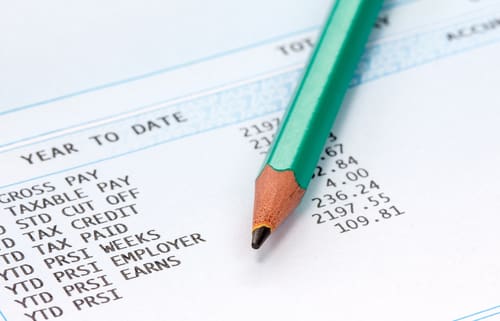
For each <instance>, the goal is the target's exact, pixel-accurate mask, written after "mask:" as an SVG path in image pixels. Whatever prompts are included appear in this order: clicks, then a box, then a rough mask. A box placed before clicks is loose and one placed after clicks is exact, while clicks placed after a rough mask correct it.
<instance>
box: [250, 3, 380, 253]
mask: <svg viewBox="0 0 500 321" xmlns="http://www.w3.org/2000/svg"><path fill="white" fill-rule="evenodd" d="M382 3H383V0H337V1H336V2H335V4H334V5H333V7H332V9H331V12H330V15H329V16H328V19H327V21H326V23H325V26H324V29H323V32H322V34H321V36H320V37H319V40H318V42H317V45H316V48H315V50H314V52H313V54H312V56H311V59H310V62H309V64H308V66H307V68H306V70H305V73H304V76H303V78H302V81H301V83H300V84H299V86H298V87H297V90H296V93H295V96H294V98H293V99H292V100H291V103H290V105H289V107H288V109H287V111H286V113H285V115H284V117H283V121H282V124H281V127H280V129H279V131H278V133H277V135H276V138H275V140H274V142H273V146H272V147H271V149H270V151H269V153H268V155H267V157H266V160H265V162H264V166H263V167H262V170H261V172H260V174H259V175H258V177H257V180H256V182H255V200H254V212H253V225H252V247H253V248H254V249H258V248H260V247H261V245H262V243H264V241H265V240H266V239H267V238H268V237H269V235H270V234H271V233H272V232H273V231H274V230H275V229H276V228H277V227H278V226H279V225H280V224H281V223H282V222H283V221H284V220H285V219H286V218H287V217H288V216H289V215H290V213H292V212H293V210H294V209H295V208H296V207H297V206H298V205H299V203H300V201H301V199H302V197H303V196H304V193H305V191H306V188H307V186H308V184H309V181H310V180H311V176H312V173H313V170H314V168H315V167H316V164H317V163H318V160H319V157H320V154H321V151H322V149H323V146H324V143H325V141H326V138H327V136H328V134H329V132H330V130H331V127H332V125H333V122H334V120H335V117H336V116H337V113H338V111H339V109H340V107H341V105H342V101H343V98H344V95H345V93H346V91H347V88H348V86H349V82H350V80H351V77H352V75H353V73H354V70H355V68H356V66H357V63H358V62H359V59H360V57H361V54H362V53H363V50H364V47H365V45H366V42H367V40H368V37H369V35H370V31H371V29H372V27H373V25H374V23H375V19H376V17H377V14H378V12H379V10H380V8H381V6H382Z"/></svg>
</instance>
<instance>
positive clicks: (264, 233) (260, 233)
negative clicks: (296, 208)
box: [252, 226, 271, 250]
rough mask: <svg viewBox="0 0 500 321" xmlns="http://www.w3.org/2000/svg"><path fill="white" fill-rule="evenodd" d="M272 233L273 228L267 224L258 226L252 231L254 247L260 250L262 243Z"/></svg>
mask: <svg viewBox="0 0 500 321" xmlns="http://www.w3.org/2000/svg"><path fill="white" fill-rule="evenodd" d="M269 235H271V229H270V228H269V227H266V226H262V227H259V228H256V229H255V230H253V232H252V248H253V249H255V250H258V249H259V248H260V247H261V245H262V244H263V243H264V242H265V240H267V238H268V237H269Z"/></svg>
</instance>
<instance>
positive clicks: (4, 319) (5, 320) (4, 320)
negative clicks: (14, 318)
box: [0, 311, 7, 321]
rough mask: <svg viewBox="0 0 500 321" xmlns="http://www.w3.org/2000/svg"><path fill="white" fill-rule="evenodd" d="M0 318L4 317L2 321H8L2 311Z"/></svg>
mask: <svg viewBox="0 0 500 321" xmlns="http://www.w3.org/2000/svg"><path fill="white" fill-rule="evenodd" d="M0 317H2V321H7V318H6V317H5V315H4V314H3V312H2V311H0Z"/></svg>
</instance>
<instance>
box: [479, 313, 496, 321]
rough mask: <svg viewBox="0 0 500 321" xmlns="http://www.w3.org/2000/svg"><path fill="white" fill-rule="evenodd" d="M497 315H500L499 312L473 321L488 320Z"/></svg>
mask: <svg viewBox="0 0 500 321" xmlns="http://www.w3.org/2000/svg"><path fill="white" fill-rule="evenodd" d="M499 314H500V312H497V313H493V314H490V315H487V316H484V317H482V318H479V319H475V320H474V321H479V320H485V319H489V318H491V317H493V316H495V315H499Z"/></svg>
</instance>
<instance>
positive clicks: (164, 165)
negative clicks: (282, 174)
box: [0, 0, 500, 321]
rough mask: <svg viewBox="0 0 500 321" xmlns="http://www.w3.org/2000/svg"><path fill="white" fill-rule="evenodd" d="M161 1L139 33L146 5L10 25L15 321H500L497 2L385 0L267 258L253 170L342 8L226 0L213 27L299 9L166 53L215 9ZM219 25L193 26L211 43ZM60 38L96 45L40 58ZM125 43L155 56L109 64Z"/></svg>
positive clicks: (2, 199)
mask: <svg viewBox="0 0 500 321" xmlns="http://www.w3.org/2000/svg"><path fill="white" fill-rule="evenodd" d="M148 4H149V5H151V6H144V7H142V8H141V10H142V11H140V14H138V17H139V18H140V19H137V20H138V21H137V24H136V25H134V26H141V27H140V28H139V27H137V28H138V29H135V27H134V26H132V25H130V20H134V19H132V17H133V13H134V11H135V10H138V9H137V8H135V7H134V6H133V4H128V5H123V7H120V8H119V9H116V10H115V11H114V12H115V13H116V15H115V16H113V17H112V18H110V16H109V15H108V14H109V13H110V12H113V8H112V7H110V8H107V9H106V8H104V9H102V12H101V13H99V12H97V13H95V16H92V15H91V14H90V13H92V12H94V11H93V10H92V8H93V7H92V3H88V4H87V5H86V6H85V10H84V11H79V10H83V8H79V7H74V8H73V7H71V5H69V4H66V3H56V2H53V3H48V4H47V7H45V9H43V10H42V9H40V10H42V11H43V14H42V13H40V14H38V15H37V13H36V11H32V10H34V7H29V8H28V9H29V10H28V9H27V8H24V9H25V10H28V11H29V12H31V13H30V15H32V16H30V15H28V14H27V15H26V16H25V18H26V19H24V20H23V22H22V23H21V22H20V19H21V18H20V16H17V18H14V17H13V16H12V15H9V13H6V12H10V13H14V12H21V11H22V9H23V8H21V7H15V6H21V5H20V4H16V5H14V4H12V7H11V8H10V9H11V10H10V11H8V10H7V11H6V10H3V11H2V12H3V13H2V15H3V16H5V17H7V16H8V17H10V18H9V19H10V20H9V19H7V18H6V19H3V21H4V23H5V24H6V25H7V26H14V25H15V23H18V24H19V25H22V28H21V27H20V28H21V29H19V30H21V31H19V37H17V38H16V37H15V34H16V29H15V28H10V29H5V28H3V29H2V30H3V31H2V32H1V34H2V36H4V37H5V39H7V40H8V43H10V44H16V46H12V47H7V48H11V49H6V50H5V51H4V53H3V57H4V58H5V59H2V62H1V63H0V66H2V68H3V69H4V70H5V72H4V73H2V75H1V76H0V77H1V78H0V83H2V84H4V85H3V87H4V89H3V90H4V92H5V95H3V96H2V99H0V104H1V105H0V111H1V115H0V128H2V137H1V138H0V164H1V173H2V175H1V180H0V185H1V186H0V205H1V206H0V212H1V215H2V218H1V220H0V286H1V288H0V320H1V319H2V318H3V319H4V320H2V321H23V320H36V321H38V320H52V319H55V320H61V321H63V320H71V321H83V320H122V321H132V320H134V321H135V320H169V321H170V320H175V321H184V320H185V321H191V320H209V321H211V320H213V321H221V320H256V319H263V320H363V321H364V320H466V321H472V320H485V319H487V320H488V321H489V320H495V319H500V308H499V304H500V301H499V299H498V293H499V291H498V289H499V288H500V277H499V276H498V274H499V272H498V271H500V260H499V259H498V258H497V255H496V254H497V252H498V248H499V244H500V236H499V233H498V227H497V226H498V225H499V224H500V218H499V213H500V192H499V188H498V186H497V185H498V181H499V179H500V167H499V166H498V164H500V145H499V143H498V137H500V126H499V125H498V119H499V118H498V117H499V111H498V110H499V108H498V107H499V104H500V98H498V84H499V83H500V73H499V72H498V70H500V63H499V60H498V57H499V56H500V46H499V44H498V42H499V41H500V3H499V2H498V1H466V0H463V1H451V0H450V1H444V0H442V1H427V0H420V1H388V2H387V3H386V4H385V6H384V9H383V10H382V12H381V13H380V19H379V21H378V24H377V28H375V29H374V32H373V34H372V36H371V39H370V42H369V44H368V45H367V49H366V52H365V54H364V56H363V58H362V60H361V62H360V65H359V68H358V69H357V71H356V73H355V75H354V77H353V80H352V83H351V89H350V91H349V92H348V94H347V97H346V100H345V103H344V106H343V108H342V111H341V113H340V115H339V117H338V119H337V121H336V123H335V125H334V126H333V129H332V133H333V134H334V135H335V137H336V138H337V139H336V140H335V141H333V140H330V141H328V142H327V143H326V145H325V152H324V153H323V155H322V160H320V162H319V164H318V166H319V167H320V168H318V169H317V170H316V172H315V174H316V178H314V179H313V181H312V182H311V185H310V187H309V189H308V191H307V193H306V195H305V197H304V200H303V202H302V204H301V206H300V207H299V209H298V210H297V211H296V213H294V214H293V216H292V217H290V218H289V219H288V220H287V221H286V222H285V224H284V225H283V226H282V227H280V228H279V229H278V230H277V231H276V232H275V233H273V235H272V236H271V238H270V239H269V240H268V241H267V243H266V244H265V245H264V246H263V248H262V249H261V250H259V251H254V250H252V249H251V248H250V224H251V218H252V206H253V204H252V202H253V188H254V186H253V183H254V179H255V176H256V174H257V172H258V170H259V168H260V166H261V163H262V161H263V158H264V154H265V151H266V149H267V147H268V143H269V141H270V140H271V139H272V135H273V133H274V131H275V129H276V127H277V125H278V123H279V119H280V117H281V115H282V113H283V110H284V108H285V107H286V105H287V103H288V100H289V99H290V96H291V95H292V93H293V90H294V87H295V86H296V84H297V81H298V80H299V78H300V74H301V70H302V68H303V66H304V64H305V63H306V61H307V57H308V55H309V54H310V52H311V46H310V44H311V43H314V41H315V39H316V37H317V33H318V31H319V26H320V25H321V21H322V18H323V15H324V12H325V10H327V8H328V5H329V4H327V3H316V4H314V5H311V3H310V2H307V1H301V2H299V1H297V2H296V3H295V6H292V7H293V10H291V11H288V10H285V9H284V8H283V6H285V5H288V2H283V3H281V2H280V1H271V3H269V2H263V1H262V2H256V3H255V4H253V5H247V6H249V7H252V10H250V9H248V10H250V11H248V10H247V11H248V12H244V10H238V8H237V6H239V4H238V5H237V4H231V3H229V2H227V1H222V0H220V1H216V2H214V3H213V4H211V5H210V10H209V11H208V14H205V16H207V17H212V18H213V19H209V18H205V19H206V20H204V22H203V23H204V24H206V25H207V26H208V25H210V27H207V28H209V29H210V31H213V30H215V29H217V28H220V30H227V29H231V28H222V26H220V25H217V23H218V20H217V16H216V14H215V13H216V12H222V11H223V10H224V9H226V10H229V11H230V12H231V13H232V14H233V18H232V19H234V21H235V22H234V23H235V24H238V23H237V22H238V21H239V19H240V18H241V19H247V20H255V19H257V20H258V19H259V12H260V13H262V12H264V11H265V8H266V6H269V8H272V9H273V10H276V12H278V13H279V14H280V15H276V14H275V13H273V12H265V13H262V20H263V23H262V25H259V24H256V25H255V26H246V29H245V28H243V27H242V26H241V25H239V24H238V27H235V28H233V29H231V30H227V32H226V33H224V32H222V31H221V32H222V34H221V35H220V36H221V37H223V36H225V37H226V38H224V37H223V38H224V40H223V43H217V44H213V45H212V47H210V48H204V49H199V48H203V46H201V45H200V46H195V45H194V44H189V45H186V46H180V47H179V48H180V49H179V50H178V51H176V52H175V54H172V55H171V56H169V57H167V58H166V59H165V60H162V59H161V57H160V56H159V55H157V53H154V54H152V53H151V50H154V48H153V47H154V45H153V44H154V43H155V42H154V41H151V42H150V41H149V40H148V39H156V38H155V37H157V36H159V35H160V34H161V32H158V31H156V33H154V32H153V30H157V28H160V27H161V28H164V29H165V30H167V28H170V29H168V30H169V33H173V31H172V30H175V27H176V25H182V23H184V24H187V23H186V22H185V21H184V20H183V19H186V17H180V16H176V15H174V14H173V13H171V14H170V15H171V16H172V17H173V18H172V19H171V20H168V19H165V20H162V19H159V18H158V17H159V16H161V14H160V12H165V11H168V10H167V9H173V8H175V6H177V5H179V6H180V7H179V14H181V13H183V12H191V13H192V12H198V11H197V10H195V7H196V5H200V6H201V7H200V8H203V6H204V5H205V4H200V3H197V2H194V1H191V2H186V3H185V4H184V3H183V4H175V5H174V4H162V3H156V4H155V6H153V5H152V3H148ZM39 5H41V4H39ZM231 5H232V7H230V8H229V7H228V6H231ZM280 5H281V6H282V7H280ZM4 6H5V7H6V5H4ZM61 6H62V7H61ZM6 9H7V8H6ZM49 9H53V10H49ZM68 10H69V11H68ZM71 10H73V11H71ZM207 10H208V9H207ZM231 10H232V11H231ZM301 10H302V11H301ZM65 12H66V13H67V12H73V15H74V19H73V20H72V21H73V24H71V28H69V27H68V29H67V30H69V31H67V32H65V31H64V30H63V29H62V28H63V27H62V26H61V24H60V23H61V21H62V20H65V19H69V18H68V17H66V16H65V15H64V13H65ZM105 13H106V14H105ZM119 13H121V15H120V14H119ZM86 14H88V15H86ZM153 16H154V18H155V19H159V20H155V19H149V20H148V19H147V18H148V17H153ZM199 16H204V15H203V14H202V12H198V15H196V16H193V19H194V18H196V17H199ZM271 16H274V17H275V22H276V23H275V24H271V23H270V21H271ZM28 17H32V18H33V19H27V18H28ZM34 17H38V18H37V19H35V18H34ZM42 17H45V18H50V17H53V18H54V19H53V23H52V24H51V22H50V21H49V20H47V19H42ZM249 17H251V18H252V19H249ZM224 19H229V18H227V17H225V18H224ZM266 19H268V20H266ZM70 20H71V19H70ZM88 20H92V21H94V22H93V23H92V24H89V21H88ZM5 21H7V22H5ZM42 21H43V22H42ZM241 21H242V22H243V20H241ZM245 21H246V20H245ZM105 22H106V23H105ZM140 22H144V23H143V24H141V23H140ZM219 22H220V23H222V22H224V21H219ZM38 23H42V27H40V30H41V31H40V34H37V32H36V29H37V27H36V26H37V24H38ZM148 23H150V24H148ZM155 24H156V25H155ZM212 24H214V25H212ZM86 26H89V27H88V28H89V29H85V27H86ZM124 26H125V27H126V28H129V29H127V30H122V31H120V30H121V27H124ZM125 27H124V28H125ZM153 27H154V28H153ZM198 27H199V26H198ZM198 27H196V26H191V28H188V29H186V30H182V28H181V29H179V30H178V31H177V32H178V33H179V34H182V33H183V32H184V34H183V37H184V38H189V37H190V36H192V37H194V38H192V39H194V40H196V41H202V40H200V39H201V38H202V37H201V38H200V37H198V38H196V37H195V35H196V34H197V33H199V30H200V28H198ZM254 27H255V33H254V34H253V35H252V34H246V32H249V33H251V30H253V29H252V28H254ZM57 28H59V29H57ZM141 28H142V29H141ZM161 28H160V29H161ZM52 29H53V30H57V32H58V33H57V34H58V35H60V36H61V37H63V36H64V37H69V36H68V35H69V34H72V35H73V39H74V40H75V43H74V45H75V46H76V47H72V44H71V43H68V42H61V43H57V42H55V40H54V42H50V43H47V44H43V43H39V44H36V46H37V50H38V52H41V53H43V52H47V57H48V58H47V59H48V60H43V59H42V58H40V57H39V58H37V59H40V60H36V59H35V60H32V57H34V56H35V54H34V53H33V52H30V53H27V52H26V51H24V49H23V45H22V44H25V45H26V46H28V44H29V45H31V46H35V43H36V41H38V40H37V39H40V36H41V35H42V33H44V32H50V31H51V30H52ZM77 30H80V31H81V33H78V32H76V31H77ZM99 30H101V32H99ZM245 30H246V31H245ZM248 30H250V31H248ZM266 30H267V31H268V33H267V34H266V32H265V31H266ZM28 31H29V32H28ZM126 31H128V33H127V32H126ZM132 31H135V32H137V34H136V33H134V32H132ZM148 32H153V33H148ZM107 34H115V35H116V34H119V35H121V36H120V37H122V38H120V39H121V40H123V41H124V42H123V43H122V44H125V43H127V41H126V40H127V39H129V38H130V41H131V42H130V44H129V45H131V43H133V41H132V40H134V39H137V41H138V42H137V46H142V47H143V49H147V50H146V51H147V52H145V51H144V50H143V51H136V52H133V53H131V52H126V53H124V54H123V55H122V56H120V55H119V53H120V50H121V49H123V48H122V47H120V46H119V45H116V46H115V45H113V44H109V45H108V46H106V51H105V52H103V55H102V56H99V55H97V54H96V52H94V49H92V48H95V50H98V48H97V46H96V47H94V45H95V44H94V43H93V42H92V41H90V40H89V39H91V37H90V36H91V35H94V36H95V39H98V41H97V40H96V41H97V42H96V43H101V42H102V43H105V42H106V36H105V35H107ZM64 37H63V38H64ZM127 37H128V38H127ZM148 37H149V38H148ZM65 39H66V38H65ZM179 39H180V36H179V38H175V37H174V39H173V40H172V44H171V45H172V46H173V45H175V43H176V41H177V42H178V43H180V42H179ZM78 40H81V41H78ZM141 41H142V42H141ZM115 44H116V43H115ZM180 44H183V43H180ZM83 45H85V46H87V50H89V55H88V57H87V58H88V60H86V61H85V59H84V58H83V57H84V56H85V55H83V53H82V57H76V58H75V56H73V54H72V53H71V51H72V50H76V49H75V48H80V50H81V48H83ZM167 47H168V46H167V45H166V44H165V43H162V44H161V48H162V49H161V50H164V49H165V48H167ZM198 49H199V50H198ZM205 49H206V50H205ZM218 49H220V50H218ZM172 50H173V49H172ZM196 50H198V51H196ZM90 51H91V53H90ZM151 55H153V56H154V57H153V56H151ZM110 56H116V57H118V58H120V59H122V62H121V63H120V64H117V65H116V66H118V65H124V66H125V65H126V67H124V69H123V70H120V68H116V69H113V68H115V66H108V67H109V68H107V67H106V65H107V64H106V61H107V60H109V57H110ZM13 57H16V58H15V59H14V58H13ZM96 57H101V58H103V60H99V59H98V58H96ZM148 58H149V59H148ZM33 59H34V58H33ZM82 59H83V60H82ZM136 60H139V61H142V60H144V61H142V62H140V63H139V64H136V65H130V64H131V63H133V61H136ZM10 61H11V62H10ZM40 61H45V62H46V63H40ZM75 61H80V62H81V64H77V63H75ZM25 63H28V64H33V65H34V66H35V67H33V68H35V69H30V68H32V67H30V68H26V69H22V68H21V67H20V66H23V65H24V64H25ZM49 65H51V66H52V68H53V70H55V71H54V73H53V74H50V73H48V74H44V75H42V72H44V70H45V69H46V68H48V66H49ZM89 66H93V67H89ZM96 66H98V67H96ZM159 66H161V67H159ZM4 67H5V68H4ZM19 68H21V69H19ZM36 68H40V69H36ZM68 68H69V69H68ZM89 68H90V69H89ZM86 71H88V74H85V72H86ZM69 74H71V77H69V76H68V75H69ZM30 76H32V78H30ZM68 77H69V78H68ZM9 79H10V81H9ZM23 79H26V81H25V85H24V87H23V86H22V80H23ZM9 86H10V87H9ZM7 88H10V89H12V90H10V89H9V90H6V89H7ZM24 93H26V94H25V95H24ZM4 98H5V99H4ZM333 184H335V186H333Z"/></svg>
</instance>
